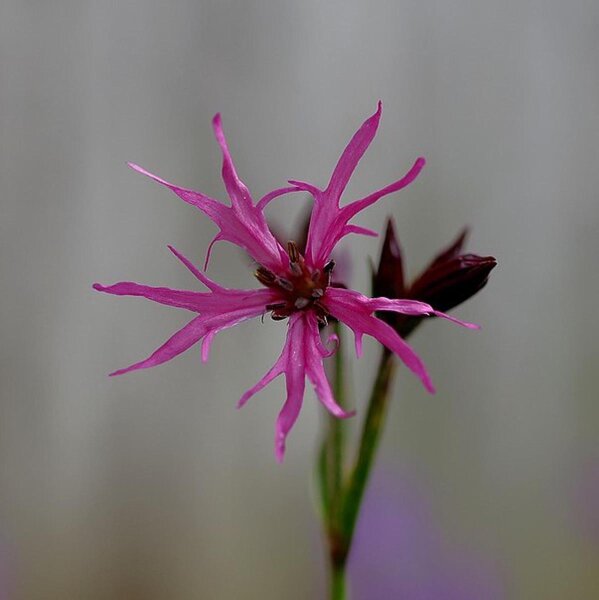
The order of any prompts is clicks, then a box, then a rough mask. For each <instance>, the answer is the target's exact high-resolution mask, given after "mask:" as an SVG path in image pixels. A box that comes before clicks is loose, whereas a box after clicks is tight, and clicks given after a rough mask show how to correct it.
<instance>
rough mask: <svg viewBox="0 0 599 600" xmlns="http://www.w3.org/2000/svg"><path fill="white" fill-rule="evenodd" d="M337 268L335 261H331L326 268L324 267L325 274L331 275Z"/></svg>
mask: <svg viewBox="0 0 599 600" xmlns="http://www.w3.org/2000/svg"><path fill="white" fill-rule="evenodd" d="M334 268H335V261H334V260H330V261H329V262H328V263H327V264H326V265H325V266H324V272H325V273H330V272H331V271H332V270H333V269H334Z"/></svg>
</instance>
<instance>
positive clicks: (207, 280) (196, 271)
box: [168, 246, 224, 292]
mask: <svg viewBox="0 0 599 600" xmlns="http://www.w3.org/2000/svg"><path fill="white" fill-rule="evenodd" d="M168 249H169V250H170V251H171V252H172V253H173V254H174V255H175V256H176V257H177V258H178V259H179V260H180V261H181V262H182V263H183V264H184V265H185V266H186V267H187V268H188V269H189V271H191V273H192V274H193V275H194V277H195V278H196V279H199V280H200V281H201V282H202V283H203V284H204V285H205V286H206V287H207V288H208V289H210V290H212V291H215V292H216V291H222V290H223V289H224V288H223V287H222V286H221V285H219V284H218V283H216V282H215V281H213V280H212V279H210V278H209V277H207V276H206V275H205V274H204V273H202V271H200V270H199V269H198V268H197V267H196V266H195V265H194V264H193V263H192V262H191V261H190V260H189V259H188V258H187V257H185V256H183V254H181V252H179V251H178V250H177V249H176V248H175V247H174V246H168Z"/></svg>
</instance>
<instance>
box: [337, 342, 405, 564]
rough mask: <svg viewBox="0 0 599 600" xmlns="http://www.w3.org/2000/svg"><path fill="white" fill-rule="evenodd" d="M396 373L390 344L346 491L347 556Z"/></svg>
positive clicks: (344, 528)
mask: <svg viewBox="0 0 599 600" xmlns="http://www.w3.org/2000/svg"><path fill="white" fill-rule="evenodd" d="M394 373H395V360H394V358H393V355H392V354H391V352H390V351H389V350H387V349H386V348H384V349H383V352H382V355H381V359H380V363H379V368H378V371H377V376H376V379H375V382H374V386H373V388H372V392H371V394H370V401H369V404H368V412H367V414H366V418H365V420H364V426H363V428H362V436H361V439H360V447H359V450H358V454H357V457H356V461H355V464H354V466H353V469H352V471H351V474H350V478H349V483H348V486H347V488H346V492H345V494H344V502H343V510H342V515H341V522H340V529H341V531H342V536H343V542H342V547H343V550H344V560H346V559H347V555H348V554H349V550H350V548H351V543H352V538H353V534H354V530H355V527H356V522H357V520H358V514H359V511H360V506H361V504H362V499H363V496H364V491H365V489H366V485H367V483H368V478H369V476H370V473H371V470H372V465H373V464H374V459H375V456H376V451H377V448H378V444H379V441H380V438H381V434H382V431H383V425H384V423H385V419H386V416H387V409H388V406H389V397H390V394H389V391H390V389H391V382H392V381H393V376H394Z"/></svg>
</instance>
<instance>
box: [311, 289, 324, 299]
mask: <svg viewBox="0 0 599 600" xmlns="http://www.w3.org/2000/svg"><path fill="white" fill-rule="evenodd" d="M323 296H324V290H323V289H322V288H315V289H313V290H312V298H322V297H323Z"/></svg>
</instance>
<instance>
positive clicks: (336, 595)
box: [330, 566, 347, 600]
mask: <svg viewBox="0 0 599 600" xmlns="http://www.w3.org/2000/svg"><path fill="white" fill-rule="evenodd" d="M346 593H347V588H346V585H345V567H341V568H338V567H334V566H333V567H331V593H330V599H331V600H345V598H346Z"/></svg>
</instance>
